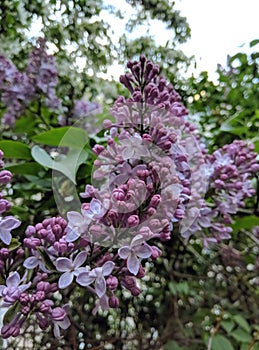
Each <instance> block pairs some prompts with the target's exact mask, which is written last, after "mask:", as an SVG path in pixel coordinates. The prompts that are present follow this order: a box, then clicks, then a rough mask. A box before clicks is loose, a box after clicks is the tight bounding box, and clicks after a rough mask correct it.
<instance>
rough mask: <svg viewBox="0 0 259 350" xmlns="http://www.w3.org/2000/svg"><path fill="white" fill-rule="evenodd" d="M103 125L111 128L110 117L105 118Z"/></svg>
mask: <svg viewBox="0 0 259 350" xmlns="http://www.w3.org/2000/svg"><path fill="white" fill-rule="evenodd" d="M103 126H104V128H106V129H109V128H110V127H111V126H112V122H111V121H110V120H109V119H105V120H104V121H103Z"/></svg>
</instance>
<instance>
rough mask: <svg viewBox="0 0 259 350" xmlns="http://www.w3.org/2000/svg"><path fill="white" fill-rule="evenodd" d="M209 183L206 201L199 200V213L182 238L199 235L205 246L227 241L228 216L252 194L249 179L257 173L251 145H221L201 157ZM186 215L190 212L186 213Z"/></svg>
mask: <svg viewBox="0 0 259 350" xmlns="http://www.w3.org/2000/svg"><path fill="white" fill-rule="evenodd" d="M205 163H206V174H207V178H208V182H209V187H208V188H209V196H207V197H208V198H207V199H208V201H206V198H205V200H203V201H202V208H201V210H200V211H199V214H198V216H197V218H196V220H195V221H194V223H193V224H192V225H191V227H190V228H189V229H188V230H187V231H186V232H185V233H184V236H185V237H186V238H189V237H190V236H191V235H192V234H197V233H198V232H200V233H201V234H202V236H203V242H204V244H205V246H207V245H208V244H209V243H218V242H220V241H221V240H223V239H229V238H231V235H230V234H231V232H232V229H231V227H230V226H229V225H230V224H232V222H233V220H232V215H234V214H236V213H237V211H238V210H239V209H240V208H243V207H244V206H245V202H244V201H245V199H246V198H249V197H252V196H254V195H255V192H256V191H255V189H254V187H253V183H252V179H253V178H254V176H255V174H256V173H257V172H258V171H259V163H258V160H257V154H256V153H255V152H254V145H253V144H247V142H245V141H242V140H235V141H234V142H233V143H231V144H228V145H225V146H223V147H222V148H221V149H218V150H216V151H215V152H213V154H211V155H210V154H207V155H206V156H205ZM188 214H189V215H190V212H189V213H188Z"/></svg>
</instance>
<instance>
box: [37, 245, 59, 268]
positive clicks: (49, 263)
mask: <svg viewBox="0 0 259 350" xmlns="http://www.w3.org/2000/svg"><path fill="white" fill-rule="evenodd" d="M38 252H39V253H40V256H41V257H42V260H43V262H44V264H45V266H46V268H47V269H49V270H50V271H54V270H56V269H55V266H54V264H53V262H52V261H51V259H50V257H49V256H48V254H47V253H46V252H45V251H44V250H43V249H38Z"/></svg>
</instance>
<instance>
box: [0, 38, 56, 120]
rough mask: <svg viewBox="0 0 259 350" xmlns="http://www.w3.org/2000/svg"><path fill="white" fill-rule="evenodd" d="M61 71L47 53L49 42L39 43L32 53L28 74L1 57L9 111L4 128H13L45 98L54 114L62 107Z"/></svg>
mask: <svg viewBox="0 0 259 350" xmlns="http://www.w3.org/2000/svg"><path fill="white" fill-rule="evenodd" d="M57 78H58V75H57V70H56V67H55V58H54V56H51V55H48V54H47V53H46V41H45V40H44V39H40V40H38V43H37V46H35V47H34V48H33V50H32V51H31V54H30V57H29V62H28V65H27V67H26V69H25V71H24V72H20V71H19V70H18V69H17V67H16V66H15V65H14V64H13V63H12V62H11V61H10V60H8V59H6V58H5V57H4V56H0V95H1V102H2V103H3V105H4V106H5V107H6V111H5V113H4V115H3V117H2V124H3V125H5V126H10V127H13V126H14V123H15V121H16V119H17V118H18V117H19V116H20V115H21V114H22V113H23V112H24V110H25V109H26V108H27V107H28V106H29V105H30V104H31V103H32V101H35V100H38V99H40V98H41V96H44V98H45V101H44V102H45V105H46V106H47V107H49V108H51V109H53V110H56V109H58V108H59V107H60V105H61V102H60V100H59V99H58V98H57V96H56V91H55V88H56V85H57V81H58V80H57Z"/></svg>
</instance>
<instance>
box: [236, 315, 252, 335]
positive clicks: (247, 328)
mask: <svg viewBox="0 0 259 350" xmlns="http://www.w3.org/2000/svg"><path fill="white" fill-rule="evenodd" d="M233 320H234V321H235V322H236V323H237V324H238V325H239V326H240V327H241V328H242V329H244V330H245V331H246V332H248V333H250V331H251V329H250V326H249V324H248V322H247V320H246V319H245V318H244V317H243V316H241V315H235V316H234V317H233Z"/></svg>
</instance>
